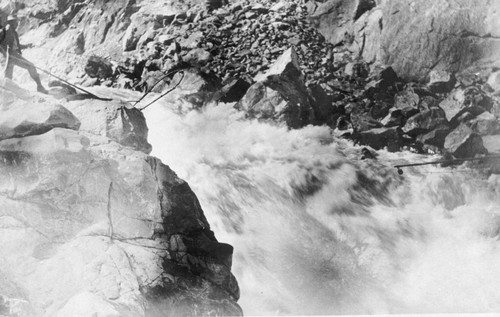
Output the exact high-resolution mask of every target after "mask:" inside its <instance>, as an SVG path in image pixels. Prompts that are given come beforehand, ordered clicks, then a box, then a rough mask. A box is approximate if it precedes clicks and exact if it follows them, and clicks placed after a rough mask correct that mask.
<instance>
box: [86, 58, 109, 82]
mask: <svg viewBox="0 0 500 317" xmlns="http://www.w3.org/2000/svg"><path fill="white" fill-rule="evenodd" d="M85 73H86V74H87V75H89V77H91V78H101V79H104V78H109V77H111V76H112V75H113V65H112V64H111V63H110V62H109V61H108V60H107V59H105V58H102V57H100V56H95V55H94V56H90V57H89V58H88V60H87V64H86V65H85Z"/></svg>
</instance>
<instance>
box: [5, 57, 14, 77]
mask: <svg viewBox="0 0 500 317" xmlns="http://www.w3.org/2000/svg"><path fill="white" fill-rule="evenodd" d="M13 73H14V62H13V59H12V58H11V57H10V54H8V53H7V54H6V59H5V67H4V69H3V74H4V77H5V78H8V79H12V74H13Z"/></svg>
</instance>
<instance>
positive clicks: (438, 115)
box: [402, 109, 447, 136]
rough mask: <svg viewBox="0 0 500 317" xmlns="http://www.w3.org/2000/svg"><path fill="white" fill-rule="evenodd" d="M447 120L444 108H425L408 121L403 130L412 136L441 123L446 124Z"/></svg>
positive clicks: (427, 130)
mask: <svg viewBox="0 0 500 317" xmlns="http://www.w3.org/2000/svg"><path fill="white" fill-rule="evenodd" d="M446 123H447V120H446V117H445V114H444V112H443V110H441V109H431V110H424V111H422V112H420V113H418V114H416V115H414V116H412V117H410V118H408V120H407V121H406V124H405V125H404V127H403V129H402V130H403V132H404V133H406V134H408V135H410V136H417V135H418V134H422V133H426V132H429V131H431V130H433V129H434V128H436V127H438V126H440V125H446Z"/></svg>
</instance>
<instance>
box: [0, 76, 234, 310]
mask: <svg viewBox="0 0 500 317" xmlns="http://www.w3.org/2000/svg"><path fill="white" fill-rule="evenodd" d="M0 88H1V89H2V91H4V88H5V86H1V87H0ZM18 89H19V90H20V91H22V89H21V88H18ZM24 93H25V95H26V96H29V95H30V93H29V92H27V91H24ZM33 100H37V103H38V104H35V103H34V102H33ZM55 102H56V101H55V100H54V99H53V98H51V97H46V96H38V95H36V94H35V95H34V96H33V98H32V99H26V100H22V99H15V98H14V100H11V99H8V98H2V99H1V100H0V106H2V107H3V108H8V109H11V111H14V110H15V109H17V110H18V111H19V112H18V116H20V117H22V115H23V113H22V112H23V111H24V110H23V109H25V107H35V106H38V107H42V109H46V108H47V109H51V107H53V106H52V104H53V103H55ZM92 102H93V101H86V106H87V108H85V111H84V109H83V108H82V107H81V105H80V104H79V103H78V102H76V103H72V104H71V105H70V104H68V105H69V107H70V108H73V109H75V113H78V116H79V117H81V118H82V120H81V122H82V124H81V127H80V121H79V122H78V125H74V124H73V125H69V124H65V123H68V122H70V123H71V122H75V116H73V114H71V112H70V111H69V110H67V109H65V108H63V106H61V105H59V106H57V107H56V108H55V109H57V110H58V111H61V109H64V113H69V114H71V116H69V115H68V116H56V117H54V116H52V117H53V118H55V119H53V120H52V121H51V123H53V126H50V127H48V128H47V129H44V130H39V131H38V132H36V131H35V132H33V133H30V135H27V136H19V135H15V136H14V137H8V138H5V139H4V140H2V141H0V173H1V175H2V178H0V206H1V208H0V242H1V243H0V245H1V247H0V281H2V283H0V284H1V285H2V286H1V287H0V314H1V315H6V316H36V317H39V316H47V317H49V316H51V317H52V316H58V317H63V316H82V317H83V316H130V317H137V316H165V315H164V313H165V312H166V311H167V312H169V313H172V314H173V315H172V316H183V315H184V316H196V315H198V316H208V315H240V314H241V309H240V308H239V306H238V305H237V304H236V301H237V300H238V298H239V289H238V284H237V282H236V280H235V278H234V276H233V275H232V274H231V257H232V251H233V248H232V247H231V246H230V245H227V244H224V243H219V242H218V241H217V239H216V238H215V236H214V233H213V232H212V231H211V230H210V225H209V223H208V221H207V219H206V218H205V216H204V214H203V210H202V209H201V206H200V204H199V202H198V200H197V198H196V196H195V194H194V193H193V192H192V191H191V189H190V187H189V185H188V184H187V183H186V182H184V181H183V180H181V179H179V178H178V177H177V175H176V174H175V173H174V172H173V171H172V170H171V169H170V168H169V167H168V166H166V165H164V164H162V163H161V162H160V160H158V159H157V158H154V157H151V156H149V155H147V154H146V153H144V152H147V151H141V149H144V147H142V148H141V147H139V148H138V147H137V146H136V143H137V142H136V143H130V142H129V139H128V138H127V137H125V136H126V135H127V134H134V129H132V128H130V126H132V127H135V129H136V130H137V129H139V125H140V124H138V123H137V122H138V120H137V118H136V119H135V121H134V119H133V120H131V119H130V117H131V116H117V115H116V113H120V110H119V108H118V109H117V107H116V105H115V106H113V105H108V107H98V106H99V105H92ZM13 105H15V106H16V107H17V108H13V107H11V106H13ZM100 106H102V104H101V105H100ZM9 107H10V108H9ZM97 109H99V111H101V112H102V114H101V115H100V116H101V121H99V120H97V123H94V125H91V123H90V122H91V120H89V118H90V117H92V116H93V115H96V114H98V113H96V111H97ZM122 111H125V110H122ZM84 114H86V115H87V117H86V118H85V116H84ZM129 114H130V113H129ZM141 115H142V114H141ZM95 117H96V118H99V115H97V116H95ZM139 119H140V118H139ZM130 121H134V122H133V123H130ZM139 121H140V120H139ZM125 123H126V124H125ZM25 125H28V126H31V125H32V126H37V125H39V123H38V121H33V122H32V123H29V122H28V123H26V121H25ZM117 126H118V127H123V126H128V127H129V128H127V129H121V130H120V129H116V127H117ZM2 127H3V126H2ZM110 127H111V129H110ZM79 128H80V129H79ZM3 129H4V130H7V128H4V127H3ZM11 129H13V128H11ZM144 129H145V127H142V131H143V132H144ZM47 130H48V131H47ZM110 130H113V131H114V132H113V133H114V134H113V133H110V132H109V131H110ZM117 130H119V131H121V134H118V132H117ZM30 131H31V130H30ZM146 131H147V128H146ZM6 135H7V134H6ZM10 135H12V134H10ZM117 135H118V136H117ZM143 137H144V140H145V139H146V138H147V133H146V135H143ZM136 140H137V138H136ZM146 149H147V147H146Z"/></svg>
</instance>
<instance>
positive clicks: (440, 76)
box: [428, 70, 457, 94]
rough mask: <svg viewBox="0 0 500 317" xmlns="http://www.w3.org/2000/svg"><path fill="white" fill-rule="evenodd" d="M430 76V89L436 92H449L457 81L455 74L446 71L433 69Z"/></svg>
mask: <svg viewBox="0 0 500 317" xmlns="http://www.w3.org/2000/svg"><path fill="white" fill-rule="evenodd" d="M429 78H430V79H429V83H428V86H429V89H430V91H432V92H433V93H435V94H438V93H449V92H450V91H451V90H452V89H453V88H454V87H455V84H456V83H457V79H456V77H455V75H454V74H452V73H449V72H446V71H438V70H432V71H431V72H430V73H429Z"/></svg>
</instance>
